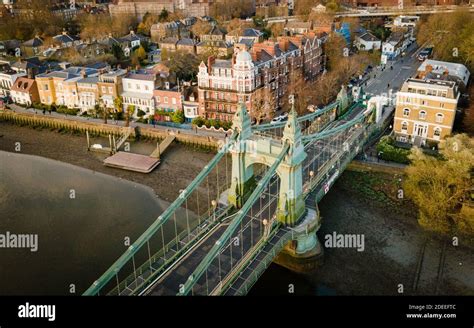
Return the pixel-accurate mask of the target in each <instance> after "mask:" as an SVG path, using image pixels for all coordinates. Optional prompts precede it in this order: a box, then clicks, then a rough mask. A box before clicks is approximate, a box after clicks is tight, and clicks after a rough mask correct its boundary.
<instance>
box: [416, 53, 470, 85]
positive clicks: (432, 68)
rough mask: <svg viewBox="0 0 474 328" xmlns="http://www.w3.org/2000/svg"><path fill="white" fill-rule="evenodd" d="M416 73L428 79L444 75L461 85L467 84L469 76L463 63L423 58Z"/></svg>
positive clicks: (439, 77)
mask: <svg viewBox="0 0 474 328" xmlns="http://www.w3.org/2000/svg"><path fill="white" fill-rule="evenodd" d="M417 73H418V75H423V76H424V77H425V78H430V79H441V78H443V77H444V76H446V77H447V78H448V79H449V80H451V81H454V82H456V83H457V84H458V85H461V86H462V87H466V86H467V84H468V82H469V77H470V72H469V70H468V69H467V67H466V66H464V65H463V64H458V63H451V62H444V61H440V60H432V59H427V60H425V61H424V62H423V63H422V64H421V65H420V67H418V70H417Z"/></svg>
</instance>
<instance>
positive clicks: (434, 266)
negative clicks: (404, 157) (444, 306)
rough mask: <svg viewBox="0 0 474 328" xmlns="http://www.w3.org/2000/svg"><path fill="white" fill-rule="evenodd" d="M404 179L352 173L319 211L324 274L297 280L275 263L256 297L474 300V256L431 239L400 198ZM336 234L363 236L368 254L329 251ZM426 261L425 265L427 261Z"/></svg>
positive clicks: (463, 247) (466, 246) (468, 249)
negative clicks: (442, 297) (328, 239)
mask: <svg viewBox="0 0 474 328" xmlns="http://www.w3.org/2000/svg"><path fill="white" fill-rule="evenodd" d="M400 178H402V177H400V176H398V175H390V174H377V173H370V174H368V173H359V172H351V171H346V172H344V174H343V175H342V176H341V177H340V178H339V180H338V182H337V183H336V184H335V186H334V187H333V188H332V189H331V191H330V192H329V193H328V194H327V195H326V196H325V197H324V198H323V200H322V201H321V203H320V204H319V205H320V210H321V215H322V218H323V221H322V226H321V229H320V230H319V232H318V238H319V241H320V242H321V243H322V244H323V247H324V256H323V259H322V261H321V263H320V264H321V265H320V267H319V268H318V269H317V270H316V271H315V272H313V273H310V274H295V273H293V272H291V271H289V270H287V269H284V268H282V267H280V266H278V265H275V264H272V265H271V266H270V268H269V269H268V270H267V271H266V272H265V273H264V274H263V276H262V277H261V278H260V280H259V281H258V282H257V284H256V285H255V286H254V288H253V289H252V291H251V295H288V294H291V292H290V291H292V292H294V294H297V295H474V256H473V254H474V249H473V248H472V244H470V243H468V242H466V240H465V239H463V238H460V239H459V240H460V242H459V246H453V244H452V243H451V240H449V241H448V242H446V239H445V238H443V237H441V236H436V235H433V234H429V233H426V232H425V231H423V230H422V229H421V228H420V226H419V225H418V223H417V210H416V208H414V207H413V205H412V204H410V202H408V201H406V200H400V199H398V198H397V190H398V187H397V185H398V184H399V179H400ZM333 233H337V234H345V235H352V234H355V235H360V236H364V244H365V245H364V249H363V251H358V250H357V249H356V248H331V247H326V245H324V243H325V240H326V236H328V235H332V234H333ZM422 259H423V260H422Z"/></svg>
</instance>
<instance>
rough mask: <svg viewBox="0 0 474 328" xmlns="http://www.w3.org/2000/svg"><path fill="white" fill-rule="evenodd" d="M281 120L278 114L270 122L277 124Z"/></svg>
mask: <svg viewBox="0 0 474 328" xmlns="http://www.w3.org/2000/svg"><path fill="white" fill-rule="evenodd" d="M280 122H281V117H280V116H277V117H274V118H273V120H271V121H270V124H277V123H280Z"/></svg>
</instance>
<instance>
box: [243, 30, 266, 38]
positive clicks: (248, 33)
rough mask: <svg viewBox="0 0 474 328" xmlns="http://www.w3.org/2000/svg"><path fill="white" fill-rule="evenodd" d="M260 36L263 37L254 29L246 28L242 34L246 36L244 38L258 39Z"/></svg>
mask: <svg viewBox="0 0 474 328" xmlns="http://www.w3.org/2000/svg"><path fill="white" fill-rule="evenodd" d="M262 35H263V33H262V32H260V31H259V30H257V29H254V28H246V29H245V30H244V33H243V36H246V37H260V36H262Z"/></svg>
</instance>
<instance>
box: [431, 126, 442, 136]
mask: <svg viewBox="0 0 474 328" xmlns="http://www.w3.org/2000/svg"><path fill="white" fill-rule="evenodd" d="M433 135H434V136H435V137H438V138H439V137H440V136H441V128H435V129H434V134H433Z"/></svg>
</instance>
